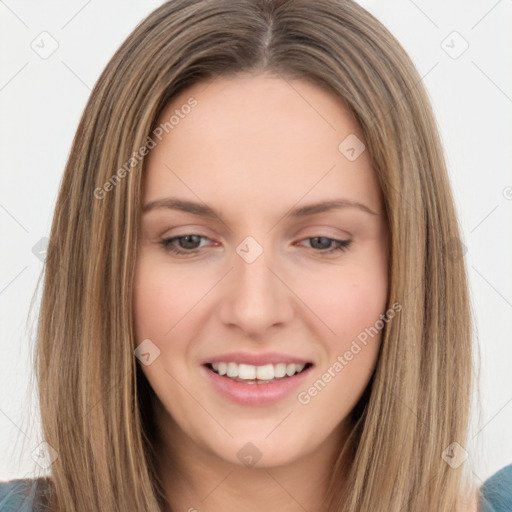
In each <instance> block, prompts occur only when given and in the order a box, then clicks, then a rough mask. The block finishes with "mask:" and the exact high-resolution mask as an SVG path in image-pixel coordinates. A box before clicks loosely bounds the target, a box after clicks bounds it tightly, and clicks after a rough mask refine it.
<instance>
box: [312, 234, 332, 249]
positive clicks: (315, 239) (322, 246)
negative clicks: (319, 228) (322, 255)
mask: <svg viewBox="0 0 512 512" xmlns="http://www.w3.org/2000/svg"><path fill="white" fill-rule="evenodd" d="M318 241H320V242H323V244H322V243H320V244H319V245H320V247H318V246H317V242H318ZM330 245H331V239H330V238H326V237H325V236H314V237H313V238H311V246H312V247H314V248H315V249H328V248H329V246H330Z"/></svg>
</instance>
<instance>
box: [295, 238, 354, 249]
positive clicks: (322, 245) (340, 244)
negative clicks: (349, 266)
mask: <svg viewBox="0 0 512 512" xmlns="http://www.w3.org/2000/svg"><path fill="white" fill-rule="evenodd" d="M304 240H308V241H310V246H311V248H313V249H318V250H316V251H315V252H319V253H331V252H335V251H346V250H347V249H348V248H349V246H350V244H351V243H352V240H337V239H336V238H329V237H326V236H313V237H309V238H305V239H304Z"/></svg>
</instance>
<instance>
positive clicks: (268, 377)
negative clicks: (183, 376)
mask: <svg viewBox="0 0 512 512" xmlns="http://www.w3.org/2000/svg"><path fill="white" fill-rule="evenodd" d="M207 366H208V367H209V368H210V370H212V371H213V372H215V373H216V374H218V375H221V376H225V377H227V378H230V379H233V380H235V381H238V382H244V383H245V384H268V383H270V382H276V381H277V380H279V379H286V378H288V377H292V376H294V375H295V374H297V373H301V372H302V371H304V369H307V368H309V367H310V366H311V363H307V364H295V363H277V364H265V365H262V366H255V365H252V364H238V363H235V362H223V361H221V362H217V363H211V364H209V365H207Z"/></svg>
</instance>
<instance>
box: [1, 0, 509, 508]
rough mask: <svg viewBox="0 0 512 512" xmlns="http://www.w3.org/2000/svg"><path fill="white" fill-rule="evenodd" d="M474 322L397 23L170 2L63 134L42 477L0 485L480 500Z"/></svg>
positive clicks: (296, 1)
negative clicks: (472, 440) (469, 459)
mask: <svg viewBox="0 0 512 512" xmlns="http://www.w3.org/2000/svg"><path fill="white" fill-rule="evenodd" d="M470 333H471V325H470V313H469V302H468V292H467V284H466V274H465V269H464V263H463V259H462V257H461V251H460V246H459V230H458V226H457V220H456V216H455V212H454V207H453V201H452V197H451V193H450V189H449V183H448V179H447V175H446V167H445V162H444V158H443V154H442V148H441V144H440V141H439V137H438V134H437V128H436V125H435V121H434V118H433V116H432V112H431V108H430V105H429V102H428V99H427V96H426V93H425V91H424V89H423V87H422V85H421V80H420V77H419V76H418V74H417V72H416V71H415V69H414V67H413V65H412V63H411V61H410V59H409V58H408V57H407V55H406V54H405V52H404V51H403V49H402V48H401V47H400V45H399V44H398V43H397V41H396V40H395V39H394V38H393V37H392V36H391V35H390V34H389V32H388V31H387V30H386V29H385V28H384V27H383V26H382V25H381V24H380V23H379V22H378V21H377V20H376V19H375V18H373V17H372V16H371V15H370V14H369V13H367V12H366V11H365V10H364V9H362V8H361V7H359V6H358V5H357V4H355V3H353V2H351V1H346V0H344V1H341V0H339V1H336V0H321V1H316V2H311V1H308V0H289V1H286V0H273V1H272V0H259V1H257V0H253V1H248V0H244V1H222V0H221V1H218V2H208V1H206V0H178V1H172V2H167V3H165V4H164V5H162V6H161V7H160V8H159V9H157V10H156V11H155V12H154V13H153V14H151V15H150V16H149V17H148V18H147V19H146V20H145V21H144V22H142V23H141V24H140V25H139V26H138V27H137V28H136V29H135V31H134V32H133V33H132V34H131V35H130V36H129V38H128V39H127V41H126V42H125V43H124V44H123V45H122V46H121V48H120V49H119V51H118V52H117V53H116V54H115V56H114V57H113V58H112V60H111V61H110V63H109V64H108V66H107V68H106V69H105V71H104V73H103V74H102V76H101V77H100V79H99V81H98V83H97V85H96V87H95V88H94V90H93V92H92V95H91V98H90V100H89V103H88V105H87V107H86V109H85V112H84V114H83V117H82V120H81V122H80V125H79V128H78V131H77V134H76V137H75V140H74V143H73V147H72V151H71V155H70V158H69V161H68V164H67V167H66V171H65V175H64V179H63V182H62V186H61V190H60V193H59V199H58V203H57V206H56V211H55V217H54V222H53V226H52V232H51V237H50V246H49V249H48V254H47V260H46V276H45V284H44V295H43V302H42V306H41V316H40V323H39V332H38V347H37V364H38V366H37V375H38V381H39V387H40V403H41V414H42V426H43V432H44V438H45V441H46V442H47V443H48V449H49V452H50V459H51V475H50V476H51V478H48V479H40V480H38V481H34V482H30V481H29V482H23V485H22V484H20V483H19V481H18V482H17V483H16V482H15V483H14V484H13V483H11V484H4V487H3V490H2V492H3V493H4V495H7V494H9V493H11V494H10V497H8V498H7V499H6V500H5V501H8V500H10V503H11V505H10V506H12V504H13V496H15V497H16V499H17V500H18V501H17V502H16V504H15V506H16V507H18V508H20V507H21V506H23V505H21V502H22V500H23V499H24V498H22V497H20V494H27V493H28V498H27V503H26V506H27V507H28V508H27V509H28V510H31V508H30V507H33V506H34V507H36V506H38V505H35V503H44V502H47V503H48V506H49V509H50V510H59V511H64V510H65V511H82V510H92V509H93V510H109V511H116V510H119V511H121V510H122V511H126V510H134V511H140V510H152V511H157V510H162V511H171V510H172V511H176V510H189V511H194V510H199V511H203V510H205V511H214V510H219V509H220V508H221V507H222V509H224V510H234V509H236V510H262V509H263V510H277V509H279V510H289V511H295V510H310V511H314V510H329V511H336V512H342V511H349V510H350V511H368V510H371V511H380V510H382V511H384V510H385V511H397V512H398V511H399V510H401V511H403V510H412V511H417V510H418V511H419V510H442V511H457V512H458V511H466V510H476V507H477V501H478V500H479V501H480V507H487V510H493V509H492V508H489V507H493V506H494V503H496V499H494V498H493V497H492V496H491V495H492V493H487V494H485V492H484V495H483V496H482V498H481V499H480V498H479V497H478V496H477V493H476V492H475V491H476V489H475V485H474V484H473V482H471V480H470V479H469V478H468V477H467V472H465V470H466V468H467V464H465V463H464V461H465V458H466V455H467V454H466V452H465V449H464V446H465V445H466V439H467V437H466V436H467V429H468V418H469V402H470V393H471V383H472V380H471V336H470ZM501 481H502V480H501V479H500V482H501ZM26 484H29V485H26ZM484 490H485V489H484ZM36 494H37V496H36ZM498 495H499V496H498V498H497V499H504V496H505V495H504V493H503V492H501V491H500V492H499V493H498ZM486 500H487V501H486ZM0 503H1V502H0Z"/></svg>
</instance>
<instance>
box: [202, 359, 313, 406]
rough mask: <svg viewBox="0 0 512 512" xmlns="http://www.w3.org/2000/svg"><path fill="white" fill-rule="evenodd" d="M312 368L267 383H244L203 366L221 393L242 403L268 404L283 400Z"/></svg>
mask: <svg viewBox="0 0 512 512" xmlns="http://www.w3.org/2000/svg"><path fill="white" fill-rule="evenodd" d="M311 369H312V366H310V367H309V368H307V369H305V370H303V371H302V372H301V373H296V374H295V375H293V376H292V377H286V378H282V379H279V380H276V381H274V382H269V383H267V384H244V383H243V382H238V381H236V380H233V379H230V378H229V377H223V376H222V375H219V374H218V373H215V372H214V371H212V370H210V369H209V368H208V367H206V366H203V370H204V371H205V372H206V375H207V377H208V378H209V379H210V382H211V383H212V384H213V386H214V387H215V389H217V391H219V392H220V394H221V395H223V396H225V397H226V398H228V399H229V400H231V401H233V402H235V403H237V404H240V405H268V404H273V403H275V402H278V401H279V400H282V399H283V398H285V397H286V396H288V395H289V394H290V393H291V392H292V391H293V390H294V389H296V388H297V387H299V385H300V384H301V383H302V382H304V379H305V378H306V377H307V376H308V374H309V372H310V370H311Z"/></svg>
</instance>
